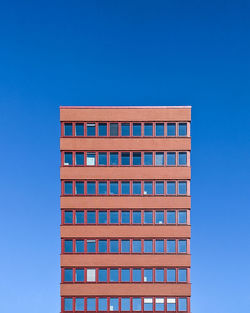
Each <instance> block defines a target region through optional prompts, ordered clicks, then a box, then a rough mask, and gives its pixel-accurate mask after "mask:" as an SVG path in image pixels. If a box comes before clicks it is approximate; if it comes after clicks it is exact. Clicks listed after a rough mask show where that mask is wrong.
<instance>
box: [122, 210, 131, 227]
mask: <svg viewBox="0 0 250 313" xmlns="http://www.w3.org/2000/svg"><path fill="white" fill-rule="evenodd" d="M121 222H122V224H130V212H129V211H122V220H121Z"/></svg>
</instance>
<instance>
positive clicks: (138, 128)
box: [133, 123, 141, 137]
mask: <svg viewBox="0 0 250 313" xmlns="http://www.w3.org/2000/svg"><path fill="white" fill-rule="evenodd" d="M133 136H134V137H137V136H141V123H133Z"/></svg>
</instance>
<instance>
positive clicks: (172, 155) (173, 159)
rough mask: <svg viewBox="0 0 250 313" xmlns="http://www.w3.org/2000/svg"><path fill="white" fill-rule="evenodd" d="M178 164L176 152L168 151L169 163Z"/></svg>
mask: <svg viewBox="0 0 250 313" xmlns="http://www.w3.org/2000/svg"><path fill="white" fill-rule="evenodd" d="M175 164H176V153H175V152H168V153H167V165H175Z"/></svg>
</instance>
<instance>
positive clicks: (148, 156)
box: [144, 152, 153, 165]
mask: <svg viewBox="0 0 250 313" xmlns="http://www.w3.org/2000/svg"><path fill="white" fill-rule="evenodd" d="M144 165H153V153H152V152H144Z"/></svg>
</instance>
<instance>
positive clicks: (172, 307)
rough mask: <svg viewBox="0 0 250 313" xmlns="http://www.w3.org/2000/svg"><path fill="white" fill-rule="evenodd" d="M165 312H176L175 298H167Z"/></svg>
mask: <svg viewBox="0 0 250 313" xmlns="http://www.w3.org/2000/svg"><path fill="white" fill-rule="evenodd" d="M167 311H168V312H169V311H176V300H175V298H167Z"/></svg>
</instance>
